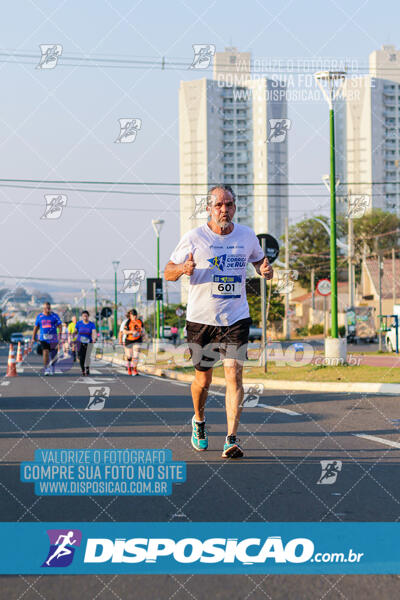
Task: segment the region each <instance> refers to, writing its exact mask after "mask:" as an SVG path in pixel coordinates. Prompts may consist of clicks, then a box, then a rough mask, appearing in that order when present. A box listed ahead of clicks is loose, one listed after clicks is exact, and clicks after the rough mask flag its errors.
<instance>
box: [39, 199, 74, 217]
mask: <svg viewBox="0 0 400 600" xmlns="http://www.w3.org/2000/svg"><path fill="white" fill-rule="evenodd" d="M44 199H45V200H46V208H45V210H44V213H43V214H42V216H41V217H40V218H41V219H59V218H60V217H61V215H62V211H63V208H64V206H66V205H67V196H65V195H64V194H57V195H55V194H45V195H44Z"/></svg>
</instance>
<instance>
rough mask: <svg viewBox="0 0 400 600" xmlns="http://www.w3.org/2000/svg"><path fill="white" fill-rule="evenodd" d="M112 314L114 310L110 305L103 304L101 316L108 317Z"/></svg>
mask: <svg viewBox="0 0 400 600" xmlns="http://www.w3.org/2000/svg"><path fill="white" fill-rule="evenodd" d="M111 315H112V310H111V308H110V307H109V306H103V308H102V309H101V318H102V319H108V318H109V317H111Z"/></svg>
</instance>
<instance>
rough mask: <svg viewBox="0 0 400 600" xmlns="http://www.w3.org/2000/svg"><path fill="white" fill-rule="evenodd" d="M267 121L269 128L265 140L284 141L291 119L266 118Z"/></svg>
mask: <svg viewBox="0 0 400 600" xmlns="http://www.w3.org/2000/svg"><path fill="white" fill-rule="evenodd" d="M268 121H269V128H270V129H269V135H268V138H267V142H273V143H280V142H284V141H285V139H286V135H287V132H288V131H289V129H290V128H291V126H292V121H291V120H290V119H268Z"/></svg>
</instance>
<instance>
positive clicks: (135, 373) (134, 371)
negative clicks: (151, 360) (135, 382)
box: [132, 369, 139, 377]
mask: <svg viewBox="0 0 400 600" xmlns="http://www.w3.org/2000/svg"><path fill="white" fill-rule="evenodd" d="M132 375H133V376H134V377H135V376H136V375H139V373H138V372H137V369H132Z"/></svg>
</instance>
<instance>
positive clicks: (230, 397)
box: [224, 358, 244, 435]
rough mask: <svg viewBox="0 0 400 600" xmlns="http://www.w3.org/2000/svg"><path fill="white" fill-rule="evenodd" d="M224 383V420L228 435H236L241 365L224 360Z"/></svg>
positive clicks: (240, 389)
mask: <svg viewBox="0 0 400 600" xmlns="http://www.w3.org/2000/svg"><path fill="white" fill-rule="evenodd" d="M224 371H225V381H226V396H225V407H226V420H227V425H228V435H236V433H237V430H238V426H239V421H240V415H241V413H242V408H243V407H242V404H243V395H244V392H243V365H242V364H240V363H238V362H237V361H236V360H234V359H229V358H228V359H225V360H224Z"/></svg>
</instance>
